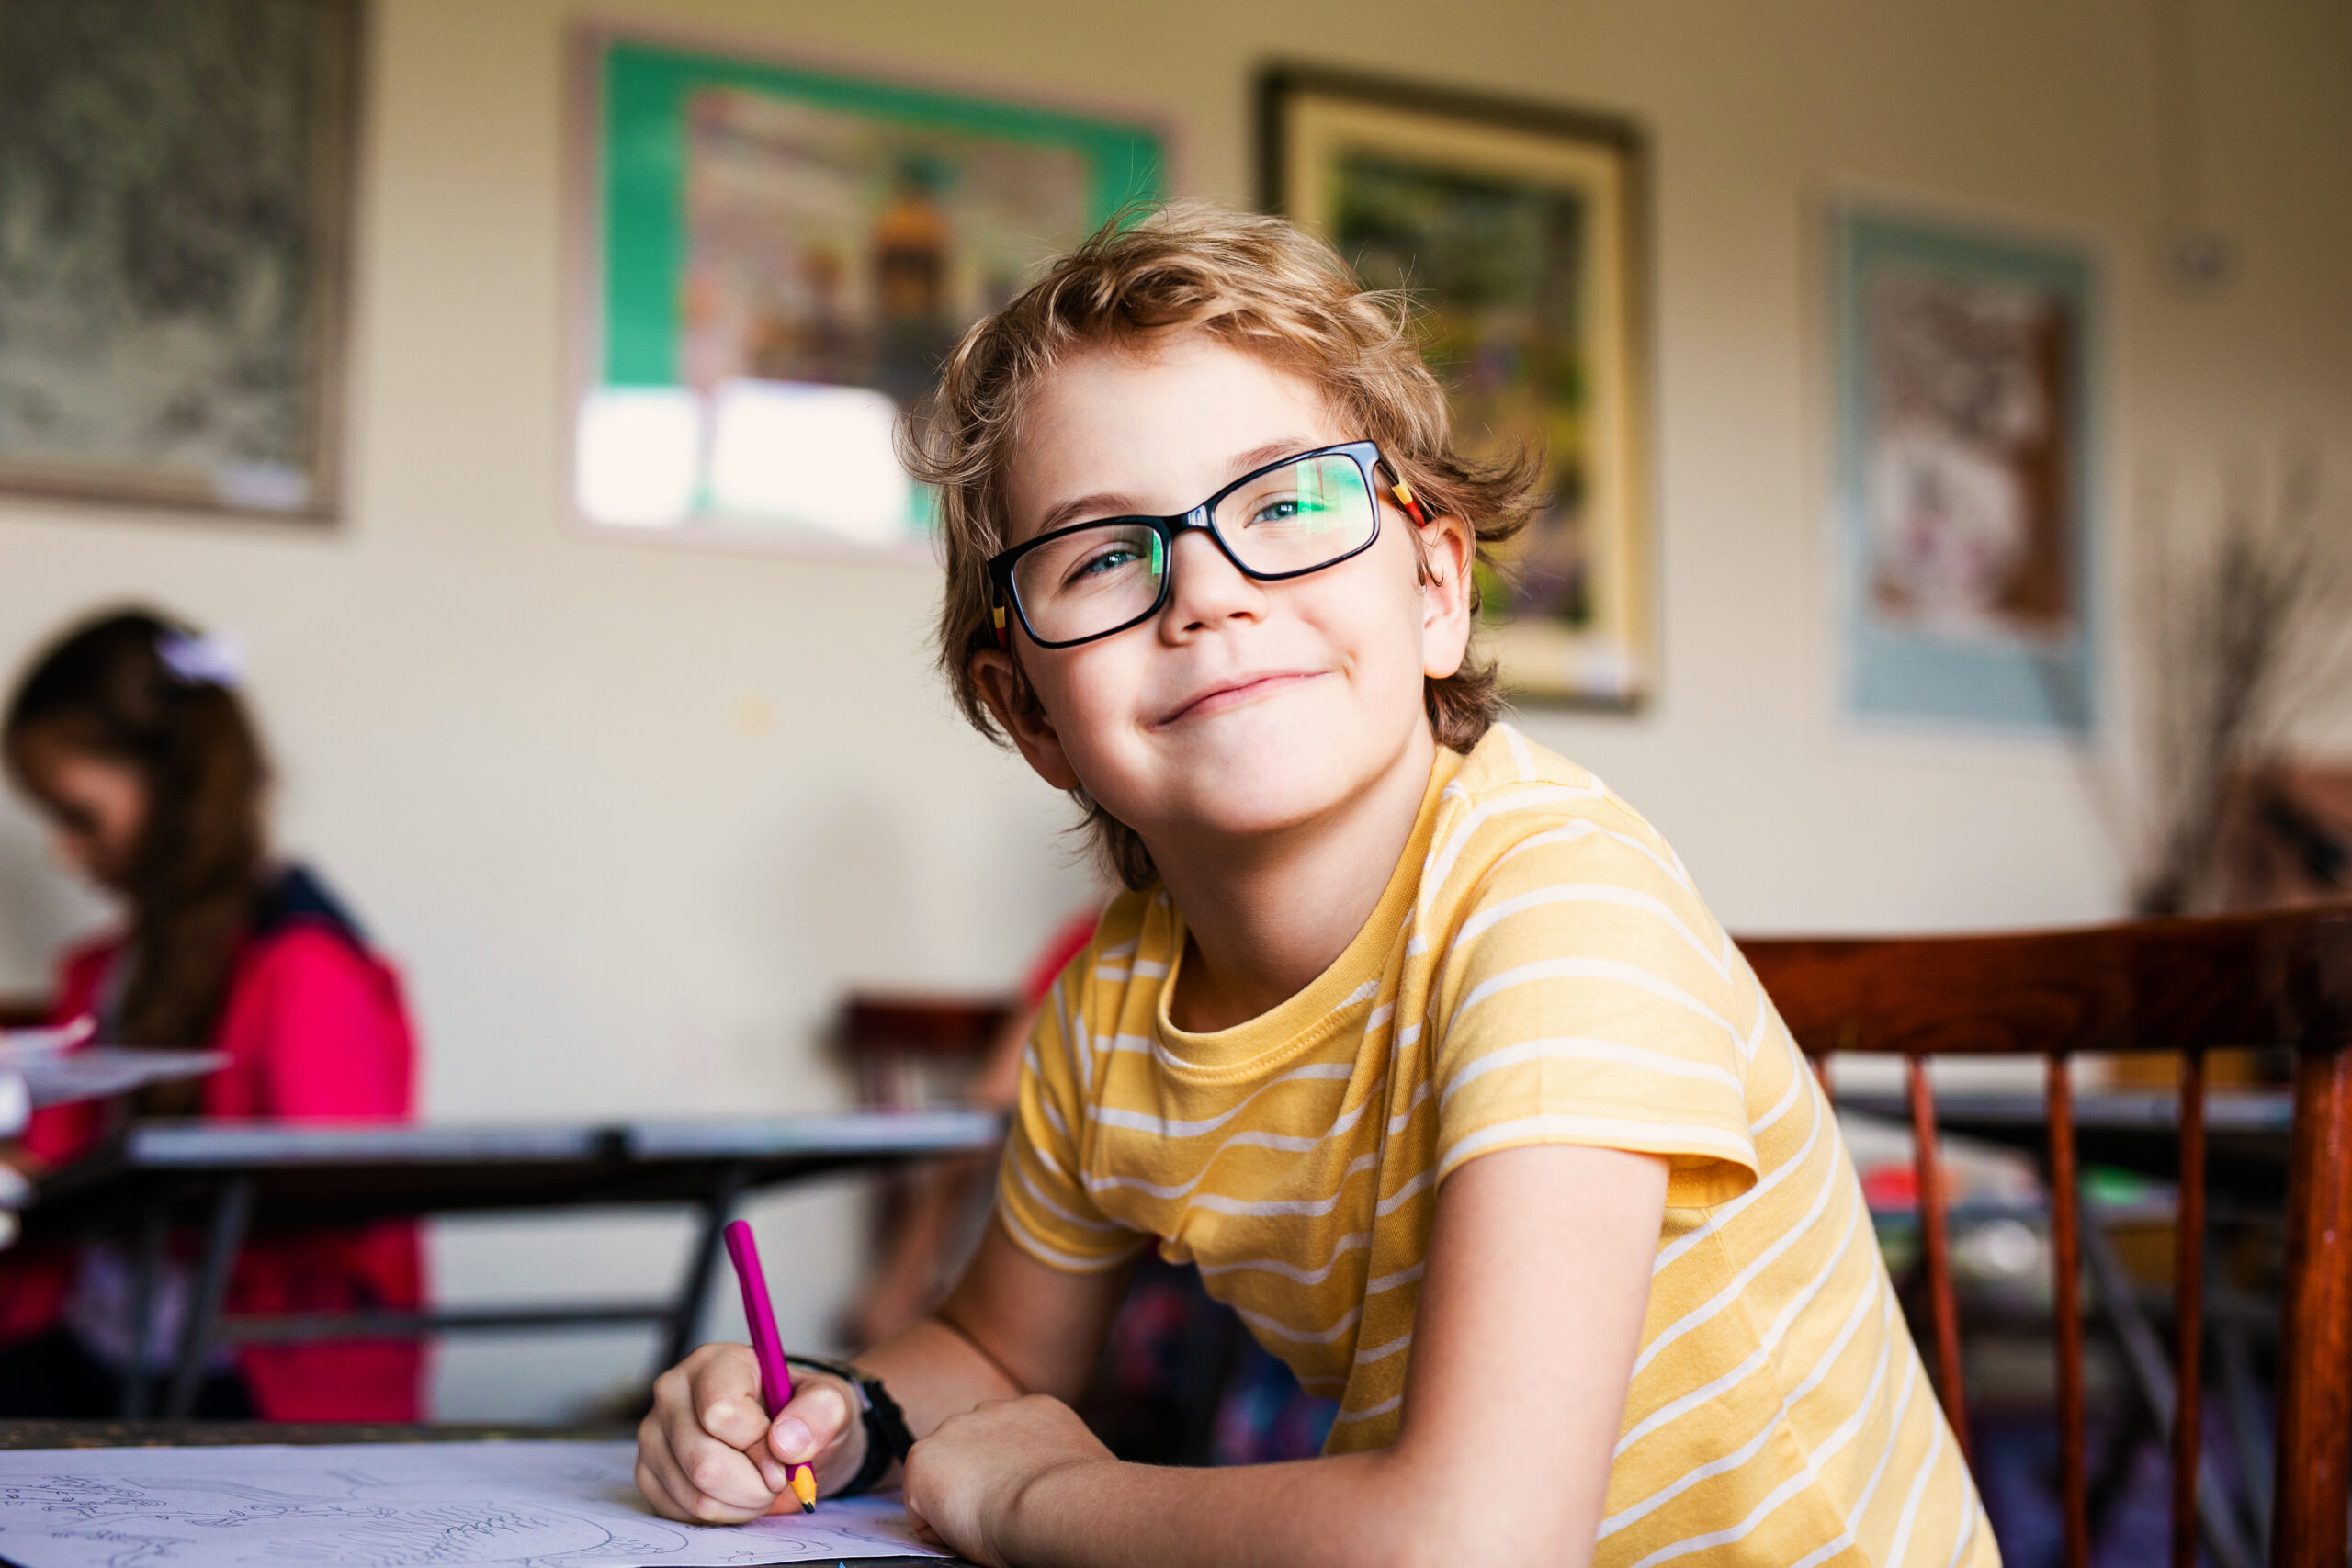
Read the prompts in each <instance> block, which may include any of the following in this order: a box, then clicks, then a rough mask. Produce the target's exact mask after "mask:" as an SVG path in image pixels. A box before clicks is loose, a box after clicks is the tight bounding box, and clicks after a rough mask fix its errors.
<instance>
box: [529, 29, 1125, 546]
mask: <svg viewBox="0 0 2352 1568" xmlns="http://www.w3.org/2000/svg"><path fill="white" fill-rule="evenodd" d="M581 52H582V77H583V84H582V85H583V88H584V90H583V92H582V94H581V107H582V130H581V141H582V152H583V154H584V155H583V156H582V159H581V160H580V161H581V164H582V172H583V175H584V185H585V186H586V188H585V190H584V191H583V192H582V197H583V199H582V201H581V203H580V216H581V218H582V221H583V225H584V229H585V232H584V233H583V235H582V243H581V246H580V257H581V263H582V273H583V274H584V276H582V287H581V289H580V297H581V301H582V314H583V323H582V338H583V346H582V352H581V354H580V355H579V359H580V372H581V375H580V385H579V388H578V392H579V397H578V402H577V406H576V410H575V423H574V426H573V499H574V504H575V508H576V511H577V513H578V514H579V516H580V517H581V518H582V520H584V521H585V522H586V523H588V524H589V525H592V526H599V527H604V528H612V529H624V530H629V531H633V532H637V533H639V534H647V533H653V534H666V535H668V536H686V537H694V538H701V539H706V540H708V539H718V540H726V541H742V540H747V539H765V540H770V541H775V542H780V543H785V544H788V545H800V546H815V547H822V548H833V549H848V550H853V551H881V552H886V553H889V552H897V553H907V554H919V555H924V556H927V553H928V548H929V534H930V508H929V505H928V498H927V497H926V496H925V495H924V494H923V493H922V491H920V490H918V489H917V488H916V487H915V486H913V485H912V484H911V483H910V481H909V479H907V478H906V476H905V474H904V472H903V471H902V470H901V469H900V468H899V463H898V461H897V457H896V452H895V448H894V446H893V445H892V432H893V428H894V425H895V423H896V421H897V419H898V417H899V412H900V410H901V409H903V408H904V407H905V406H906V405H907V404H908V403H909V402H910V400H914V399H916V398H918V397H920V396H921V395H922V393H923V392H924V391H925V390H927V389H929V387H930V385H931V383H932V380H933V377H934V376H935V375H936V373H937V370H938V367H939V364H940V361H941V360H942V358H943V357H944V355H946V353H947V351H948V350H949V349H950V348H951V347H952V346H953V345H954V344H955V343H956V339H957V337H959V336H960V335H961V334H962V333H963V332H964V330H965V329H966V328H967V327H968V326H969V325H970V324H971V323H972V322H973V321H976V320H978V318H979V317H980V316H982V315H984V314H986V313H987V312H989V310H995V309H996V308H998V307H999V306H1001V305H1002V304H1004V303H1005V302H1006V301H1007V300H1009V299H1011V298H1012V295H1013V294H1014V293H1016V292H1017V291H1018V290H1019V289H1020V288H1022V287H1023V285H1024V284H1026V283H1027V282H1028V281H1030V279H1031V278H1032V277H1033V276H1035V273H1036V271H1037V269H1038V267H1039V266H1040V265H1041V264H1042V263H1043V262H1045V261H1046V259H1047V258H1049V257H1051V256H1053V255H1055V254H1057V253H1059V252H1062V251H1065V250H1068V249H1069V247H1070V246H1072V245H1074V244H1075V243H1077V242H1078V241H1080V239H1083V238H1084V237H1085V236H1086V235H1087V234H1088V233H1090V232H1091V231H1093V230H1094V229H1096V228H1098V227H1099V226H1101V225H1102V224H1103V223H1104V222H1105V221H1107V220H1110V219H1111V218H1113V217H1114V216H1115V215H1116V214H1117V213H1118V212H1119V211H1120V210H1121V209H1123V208H1125V207H1126V206H1127V205H1128V204H1130V203H1132V202H1136V201H1138V200H1144V199H1148V198H1152V197H1158V196H1159V195H1160V194H1161V191H1162V188H1163V186H1164V182H1165V178H1166V170H1165V157H1166V154H1165V151H1164V146H1163V141H1162V138H1161V137H1160V135H1159V132H1158V131H1156V130H1153V129H1152V128H1151V127H1149V126H1148V125H1146V124H1143V123H1141V122H1139V121H1130V120H1125V119H1120V118H1111V117H1108V116H1105V115H1101V114H1096V113H1092V112H1086V111H1081V110H1078V109H1072V108H1068V107H1058V106H1049V105H1043V104H1035V103H1023V102H1013V101H1008V100H1004V99H1000V98H993V97H983V96H973V95H970V94H967V93H961V92H951V91H945V90H941V89H938V88H935V87H931V86H925V85H913V84H910V83H906V82H900V81H894V80H889V79H887V78H882V77H875V76H867V75H864V74H857V73H849V72H844V71H841V70H836V69H819V68H816V67H814V66H811V65H808V64H804V63H797V62H783V61H777V60H770V59H763V58H757V57H750V56H742V55H737V54H732V53H722V52H715V51H712V50H710V49H707V48H696V47H691V46H686V45H680V44H673V43H669V42H663V41H660V40H656V39H648V38H642V37H637V36H632V35H628V34H616V33H608V32H602V31H592V32H589V33H586V34H584V35H582V46H581Z"/></svg>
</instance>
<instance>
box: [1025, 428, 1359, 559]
mask: <svg viewBox="0 0 2352 1568" xmlns="http://www.w3.org/2000/svg"><path fill="white" fill-rule="evenodd" d="M1316 445H1317V444H1316V443H1315V442H1313V441H1310V440H1308V439H1306V437H1305V436H1298V435H1294V436H1285V437H1283V439H1281V440H1278V441H1269V442H1267V443H1266V444H1265V445H1264V446H1252V447H1251V448H1250V450H1248V451H1247V452H1244V453H1241V454H1240V455H1239V456H1238V457H1235V458H1234V459H1233V460H1232V461H1231V462H1229V463H1227V465H1226V472H1227V474H1229V475H1231V476H1232V477H1233V478H1235V479H1239V478H1240V477H1241V476H1242V475H1243V474H1246V473H1249V472H1250V470H1251V469H1253V468H1264V467H1265V466H1266V465H1267V464H1269V463H1272V462H1275V461H1277V460H1279V459H1281V458H1283V457H1289V456H1291V455H1292V454H1293V453H1295V452H1311V451H1313V450H1315V449H1316ZM1202 499H1204V500H1206V499H1207V498H1206V497H1203V498H1202ZM1143 513H1144V508H1143V506H1142V505H1141V503H1139V502H1136V499H1135V498H1134V497H1133V496H1130V495H1125V494H1123V493H1122V492H1120V491H1094V492H1093V493H1092V494H1091V495H1080V496H1073V497H1072V498H1071V499H1069V500H1068V501H1060V502H1055V503H1054V504H1053V505H1051V506H1049V507H1047V508H1046V514H1045V515H1044V516H1043V517H1040V518H1038V519H1037V531H1036V534H1033V535H1031V536H1030V537H1032V538H1035V537H1036V536H1037V535H1039V534H1050V533H1052V532H1053V531H1054V530H1055V529H1057V528H1060V527H1063V526H1066V525H1069V524H1072V523H1078V522H1082V521H1092V520H1095V519H1099V518H1104V517H1133V516H1136V515H1139V514H1143Z"/></svg>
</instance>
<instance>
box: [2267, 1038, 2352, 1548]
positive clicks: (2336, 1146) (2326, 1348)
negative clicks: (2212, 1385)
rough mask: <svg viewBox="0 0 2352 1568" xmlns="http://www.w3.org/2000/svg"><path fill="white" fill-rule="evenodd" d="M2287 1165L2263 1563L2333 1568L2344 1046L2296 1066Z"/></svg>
mask: <svg viewBox="0 0 2352 1568" xmlns="http://www.w3.org/2000/svg"><path fill="white" fill-rule="evenodd" d="M2288 1161H2289V1164H2288V1171H2287V1289H2286V1301H2285V1303H2284V1308H2285V1310H2284V1313H2283V1314H2282V1321H2281V1323H2280V1325H2279V1326H2280V1334H2279V1343H2278V1366H2279V1369H2280V1371H2279V1376H2278V1460H2277V1476H2278V1491H2277V1495H2276V1496H2275V1498H2274V1500H2273V1503H2272V1506H2271V1514H2270V1559H2271V1561H2272V1562H2281V1563H2298V1564H2300V1563H2338V1562H2343V1561H2344V1560H2345V1540H2346V1515H2345V1492H2346V1467H2347V1465H2352V1047H2345V1048H2339V1049H2337V1050H2335V1051H2334V1052H2333V1053H2330V1052H2325V1051H2317V1050H2306V1051H2304V1052H2302V1053H2301V1055H2300V1056H2299V1057H2298V1059H2297V1061H2296V1063H2295V1125H2294V1131H2293V1133H2292V1134H2291V1141H2290V1146H2289V1154H2288Z"/></svg>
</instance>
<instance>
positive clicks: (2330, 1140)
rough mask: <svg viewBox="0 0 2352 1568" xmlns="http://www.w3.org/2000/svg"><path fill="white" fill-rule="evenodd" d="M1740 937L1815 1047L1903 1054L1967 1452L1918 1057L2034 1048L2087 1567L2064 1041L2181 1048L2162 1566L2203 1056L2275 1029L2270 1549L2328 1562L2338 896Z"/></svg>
mask: <svg viewBox="0 0 2352 1568" xmlns="http://www.w3.org/2000/svg"><path fill="white" fill-rule="evenodd" d="M1740 945H1741V948H1742V950H1743V951H1744V952H1746V953H1747V958H1748V961H1749V963H1750V964H1753V965H1754V967H1755V969H1756V972H1757V975H1758V977H1759V978H1760V979H1761V980H1762V982H1763V984H1764V987H1765V989H1766V990H1767V991H1768V992H1769V993H1770V996H1771V998H1772V999H1773V1001H1774V1003H1775V1004H1776V1005H1777V1006H1778V1007H1779V1009H1780V1010H1781V1016H1782V1017H1783V1018H1784V1019H1785V1020H1786V1021H1787V1022H1788V1025H1789V1028H1790V1030H1791V1031H1792V1032H1793V1033H1794V1035H1795V1037H1796V1039H1797V1042H1798V1043H1799V1044H1800V1045H1801V1046H1803V1047H1804V1050H1805V1051H1806V1052H1807V1053H1808V1054H1809V1055H1812V1056H1813V1057H1814V1058H1815V1063H1816V1065H1817V1066H1818V1064H1820V1063H1821V1062H1822V1060H1823V1059H1824V1058H1826V1057H1828V1056H1829V1055H1832V1054H1834V1053H1838V1052H1856V1053H1868V1054H1873V1055H1893V1056H1900V1057H1902V1058H1903V1059H1904V1061H1905V1066H1906V1069H1907V1080H1906V1081H1907V1087H1908V1096H1907V1109H1908V1111H1909V1117H1910V1122H1911V1127H1912V1132H1913V1137H1914V1141H1915V1146H1916V1149H1917V1156H1916V1158H1917V1183H1918V1208H1919V1217H1920V1231H1921V1242H1922V1250H1923V1253H1924V1257H1925V1271H1926V1278H1927V1285H1928V1301H1929V1311H1930V1315H1931V1321H1932V1328H1933V1339H1934V1345H1933V1359H1934V1364H1935V1367H1936V1371H1937V1381H1938V1382H1939V1384H1940V1387H1941V1391H1942V1396H1943V1399H1944V1402H1945V1409H1946V1411H1947V1413H1948V1414H1949V1415H1950V1416H1951V1423H1952V1426H1953V1427H1954V1428H1955V1429H1956V1430H1957V1431H1958V1433H1959V1434H1960V1436H1961V1440H1962V1451H1963V1452H1965V1451H1966V1444H1967V1440H1968V1439H1967V1432H1968V1424H1967V1417H1966V1414H1965V1412H1964V1411H1963V1409H1962V1382H1961V1363H1960V1333H1959V1314H1958V1307H1957V1303H1956V1301H1955V1298H1954V1294H1953V1288H1952V1273H1951V1248H1950V1243H1949V1238H1948V1236H1947V1234H1946V1232H1947V1217H1946V1213H1945V1193H1946V1186H1945V1180H1944V1170H1943V1166H1942V1162H1941V1160H1940V1158H1939V1149H1938V1142H1937V1105H1936V1096H1935V1091H1934V1089H1933V1088H1932V1087H1931V1085H1930V1082H1929V1079H1928V1072H1927V1067H1926V1061H1927V1058H1928V1057H1929V1056H1934V1055H1994V1054H2014V1055H2039V1056H2041V1057H2044V1058H2045V1059H2046V1063H2047V1066H2046V1076H2045V1083H2046V1086H2047V1087H2046V1090H2045V1093H2046V1102H2045V1104H2046V1119H2047V1122H2048V1159H2049V1164H2048V1172H2049V1176H2050V1189H2051V1196H2052V1203H2051V1234H2052V1249H2053V1252H2054V1259H2055V1266H2056V1278H2055V1314H2056V1319H2057V1324H2056V1333H2057V1351H2058V1356H2057V1360H2058V1411H2059V1421H2060V1427H2059V1449H2060V1480H2061V1489H2062V1494H2063V1497H2062V1501H2063V1506H2064V1540H2065V1560H2066V1562H2067V1563H2068V1565H2069V1568H2086V1565H2087V1564H2088V1562H2089V1561H2090V1551H2091V1540H2090V1524H2089V1515H2088V1482H2087V1478H2086V1436H2085V1412H2084V1385H2083V1329H2084V1325H2083V1290H2082V1283H2081V1268H2082V1259H2083V1253H2084V1236H2083V1228H2082V1226H2083V1219H2082V1211H2081V1204H2080V1200H2079V1197H2078V1189H2077V1163H2076V1153H2077V1142H2076V1128H2075V1108H2074V1091H2073V1087H2072V1080H2071V1078H2070V1077H2069V1076H2068V1071H2067V1060H2068V1058H2069V1057H2070V1056H2072V1055H2077V1054H2081V1053H2086V1052H2112V1053H2130V1052H2176V1053H2178V1055H2179V1058H2180V1063H2181V1070H2180V1100H2179V1110H2178V1128H2179V1183H2178V1191H2179V1207H2178V1211H2177V1248H2176V1259H2177V1262H2176V1269H2175V1277H2174V1302H2173V1307H2174V1314H2175V1315H2174V1322H2175V1325H2176V1332H2175V1335H2174V1356H2173V1367H2172V1377H2171V1382H2172V1384H2173V1387H2174V1389H2175V1390H2177V1395H2176V1399H2175V1408H2174V1410H2173V1412H2172V1414H2173V1419H2172V1421H2171V1423H2170V1426H2171V1432H2172V1446H2173V1498H2172V1532H2173V1548H2172V1561H2173V1562H2174V1563H2175V1565H2176V1568H2194V1565H2195V1563H2196V1562H2197V1555H2198V1540H2199V1531H2198V1520H2199V1510H2198V1502H2199V1459H2200V1450H2201V1447H2202V1442H2201V1430H2202V1422H2201V1416H2200V1410H2199V1397H2200V1392H2201V1389H2202V1387H2203V1382H2202V1360H2201V1351H2202V1340H2203V1337H2204V1335H2203V1312H2204V1303H2205V1289H2204V1234H2205V1216H2206V1182H2207V1116H2206V1109H2207V1097H2206V1089H2205V1079H2206V1071H2205V1057H2206V1053H2207V1052H2208V1051H2211V1050H2214V1049H2220V1048H2223V1047H2233V1046H2247V1045H2261V1046H2286V1047H2290V1048H2291V1049H2292V1051H2293V1053H2294V1064H2295V1065H2294V1070H2293V1089H2292V1100H2293V1125H2292V1133H2291V1137H2290V1142H2289V1145H2288V1152H2287V1161H2288V1171H2287V1200H2286V1213H2285V1223H2286V1238H2287V1245H2286V1254H2285V1285H2284V1290H2283V1292H2282V1295H2283V1300H2282V1302H2281V1312H2280V1317H2281V1321H2280V1346H2279V1359H2278V1365H2279V1367H2280V1369H2281V1375H2280V1377H2279V1379H2278V1403H2277V1420H2276V1429H2275V1439H2274V1441H2275V1454H2276V1464H2275V1473H2276V1475H2277V1477H2278V1481H2277V1485H2276V1489H2275V1492H2274V1494H2273V1500H2272V1506H2271V1509H2270V1519H2271V1560H2272V1562H2275V1563H2278V1564H2280V1565H2284V1568H2321V1565H2325V1568H2343V1564H2344V1563H2345V1562H2346V1508H2347V1504H2348V1503H2352V905H2336V906H2333V907H2329V908H2306V909H2296V910H2288V911H2281V912H2278V913H2268V914H2258V915H2233V916H2222V917H2214V918H2203V919H2175V920H2154V921H2144V922H2139V923H2134V924H2128V925H2115V926H2104V927H2096V928H2089V929H2084V930H2074V931H2047V932H2035V933H2030V934H2021V935H1995V936H1962V937H1923V938H1897V939H1890V940H1883V941H1842V940H1770V941H1750V942H1742V943H1741V944H1740ZM2094 1239H2095V1240H2096V1239H2097V1238H2094Z"/></svg>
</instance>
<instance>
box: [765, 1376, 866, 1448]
mask: <svg viewBox="0 0 2352 1568" xmlns="http://www.w3.org/2000/svg"><path fill="white" fill-rule="evenodd" d="M848 1425H849V1401H847V1400H846V1399H843V1398H842V1392H841V1390H839V1389H837V1388H834V1387H832V1386H831V1384H828V1383H818V1384H816V1385H814V1386H812V1387H809V1388H805V1389H801V1390H798V1391H797V1392H796V1393H794V1394H793V1396H792V1403H791V1404H787V1405H786V1406H785V1407H784V1408H783V1409H782V1410H780V1411H778V1412H776V1417H775V1424H774V1425H773V1426H771V1427H769V1429H768V1447H770V1448H771V1449H774V1450H775V1456H776V1458H778V1459H780V1460H782V1461H785V1462H786V1464H809V1463H812V1462H814V1461H815V1460H816V1458H817V1456H818V1454H819V1453H820V1452H821V1451H823V1450H826V1449H828V1448H831V1446H832V1445H833V1444H834V1443H835V1442H837V1441H839V1440H840V1438H841V1435H842V1430H843V1429H844V1428H845V1427H848Z"/></svg>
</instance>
